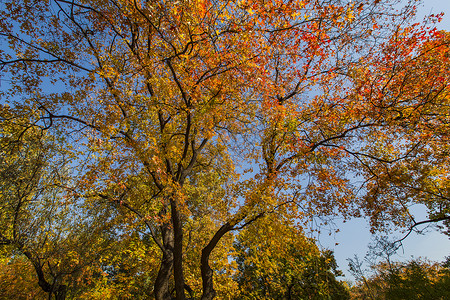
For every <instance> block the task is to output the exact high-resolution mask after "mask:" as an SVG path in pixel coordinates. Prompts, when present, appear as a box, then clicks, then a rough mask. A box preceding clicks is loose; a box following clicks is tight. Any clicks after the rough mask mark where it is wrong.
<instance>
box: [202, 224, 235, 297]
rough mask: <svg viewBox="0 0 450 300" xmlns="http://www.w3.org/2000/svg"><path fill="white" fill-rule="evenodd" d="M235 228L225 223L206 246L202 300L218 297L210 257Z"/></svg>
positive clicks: (203, 259)
mask: <svg viewBox="0 0 450 300" xmlns="http://www.w3.org/2000/svg"><path fill="white" fill-rule="evenodd" d="M232 228H233V226H231V225H230V224H229V223H225V224H224V225H222V227H220V228H219V230H218V231H217V232H216V233H215V234H214V236H213V237H212V239H211V240H210V241H209V243H208V245H206V246H205V248H203V250H202V257H201V265H200V269H201V274H202V285H203V294H202V298H201V300H212V299H214V297H216V291H215V290H214V282H213V275H214V273H213V270H212V269H211V267H210V266H209V256H210V255H211V252H212V251H213V250H214V248H215V247H216V245H217V243H218V242H219V241H220V239H221V238H222V237H223V236H224V235H225V233H227V232H228V231H230V230H231V229H232Z"/></svg>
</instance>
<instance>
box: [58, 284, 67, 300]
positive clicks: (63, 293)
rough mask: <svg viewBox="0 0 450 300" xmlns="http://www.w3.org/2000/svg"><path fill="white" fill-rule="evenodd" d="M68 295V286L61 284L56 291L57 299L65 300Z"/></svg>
mask: <svg viewBox="0 0 450 300" xmlns="http://www.w3.org/2000/svg"><path fill="white" fill-rule="evenodd" d="M66 294H67V286H66V285H65V284H61V285H60V286H58V288H57V289H56V291H55V299H56V300H65V299H66Z"/></svg>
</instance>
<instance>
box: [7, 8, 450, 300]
mask: <svg viewBox="0 0 450 300" xmlns="http://www.w3.org/2000/svg"><path fill="white" fill-rule="evenodd" d="M399 2H400V1H394V0H374V1H368V0H356V1H346V0H332V1H329V0H326V1H325V0H324V1H317V0H314V1H312V0H293V1H280V0H265V1H247V0H242V1H222V0H217V1H216V0H178V1H164V0H160V1H140V0H107V1H105V0H102V1H99V0H70V1H69V0H45V1H42V0H22V1H3V2H2V4H1V14H2V18H1V19H0V35H1V37H2V46H1V49H0V67H1V72H2V75H3V77H2V78H4V79H3V81H4V86H6V87H3V88H2V91H1V94H0V96H1V103H0V105H1V111H0V113H1V115H0V121H1V123H2V126H1V130H2V131H1V136H0V138H1V143H2V144H1V147H2V149H1V151H2V152H1V159H2V178H1V180H2V183H1V184H2V192H1V195H0V197H1V200H0V201H1V203H0V205H1V206H2V207H9V208H11V209H10V210H5V212H3V210H2V212H1V213H0V214H1V215H0V216H1V219H0V222H1V224H2V228H6V229H5V230H6V231H4V232H0V233H1V236H0V238H1V243H2V244H5V245H6V244H7V245H8V246H13V247H15V249H16V250H18V251H22V253H23V254H25V255H26V253H25V252H24V251H25V250H24V249H25V248H23V246H21V245H22V244H23V243H22V242H20V241H18V240H17V238H19V240H20V237H19V235H18V234H17V233H16V231H15V230H17V228H18V227H17V226H19V225H18V224H19V223H18V222H17V220H20V221H22V220H24V222H25V223H24V225H23V226H29V225H30V224H31V225H32V226H34V225H35V224H46V223H45V222H50V223H51V224H52V226H53V225H54V226H56V227H55V228H53V227H52V226H50V225H48V226H47V225H44V227H45V228H46V229H48V230H47V231H45V230H44V231H42V230H41V231H39V230H37V231H36V233H34V234H32V237H33V238H36V240H39V239H44V240H45V241H47V236H46V235H45V232H48V234H50V233H51V234H55V233H58V232H64V233H60V234H59V233H58V234H57V236H58V237H61V239H59V240H55V242H54V243H53V244H52V246H55V247H60V246H57V245H59V244H60V243H62V244H63V245H61V248H59V250H58V251H63V253H71V252H70V251H69V252H67V251H68V250H67V251H66V250H62V249H66V248H64V247H68V248H70V249H71V251H73V253H74V255H75V256H77V257H78V258H77V263H79V264H78V265H79V266H80V268H81V269H83V270H85V269H86V268H85V266H87V265H89V264H90V263H88V261H85V260H84V261H83V258H89V257H90V258H94V256H92V255H91V254H90V253H91V252H92V251H94V252H98V253H99V258H98V259H95V261H96V263H95V264H94V263H92V264H90V265H91V266H92V268H91V270H90V272H91V273H89V274H91V275H90V277H91V278H97V281H96V282H95V283H92V284H91V283H89V284H88V283H87V281H86V282H85V281H84V280H88V279H83V276H81V275H80V276H78V277H77V276H75V275H74V274H75V273H76V272H75V269H76V268H75V269H73V268H72V269H70V268H69V269H70V270H69V269H64V268H65V267H67V266H71V267H74V266H75V265H77V264H71V263H70V262H69V263H63V262H62V258H55V259H56V261H55V262H54V263H53V266H54V267H52V268H50V267H49V268H50V269H51V270H50V269H49V273H48V274H40V272H41V273H42V272H43V271H44V270H42V268H43V266H44V264H43V262H42V256H41V254H39V253H41V252H39V251H41V250H42V251H44V250H45V249H44V250H43V248H42V247H38V248H39V249H36V253H37V254H36V255H35V256H32V257H30V256H28V255H26V256H27V257H28V258H29V260H30V261H31V262H32V263H33V264H34V266H35V269H36V272H37V274H38V277H39V284H40V286H41V287H42V288H43V289H44V291H45V292H47V293H49V295H50V296H49V297H52V294H54V295H55V297H57V298H58V297H60V298H64V297H65V295H66V292H65V290H64V291H61V292H60V293H59V292H55V290H54V288H56V286H52V284H50V286H51V287H48V286H47V287H48V288H46V287H45V286H46V285H45V283H43V282H44V281H45V282H47V281H49V280H50V278H52V280H53V282H54V283H55V284H56V283H57V282H59V281H61V282H63V281H64V280H65V282H67V281H68V280H69V279H68V278H69V274H71V276H72V275H73V276H74V277H73V278H72V280H73V281H77V280H78V282H82V281H83V282H85V283H86V285H87V286H90V287H91V288H92V289H95V288H97V291H100V290H103V291H104V293H105V294H107V293H109V294H114V293H113V292H111V290H109V291H107V289H108V288H111V289H112V287H113V286H116V288H117V290H120V289H121V286H122V287H124V285H123V283H124V282H126V281H127V280H130V281H132V280H136V281H139V282H141V284H142V286H146V287H147V288H148V289H151V291H148V293H147V295H146V296H144V295H143V296H142V297H148V294H152V295H153V296H154V297H155V299H157V300H161V299H170V298H172V297H175V298H176V299H177V300H182V299H186V297H189V298H201V299H203V300H206V299H213V298H214V297H215V296H216V295H219V296H220V297H221V298H224V297H225V295H232V294H233V293H237V290H238V289H239V286H238V284H237V282H236V281H235V280H234V279H233V278H238V277H239V276H238V275H236V274H235V273H236V272H238V271H239V270H236V266H235V262H236V257H238V258H239V257H240V259H244V260H245V259H246V258H245V257H244V258H242V255H244V254H243V253H239V254H236V253H235V252H234V250H233V249H234V247H238V246H237V245H240V247H244V248H246V247H248V249H253V247H256V248H258V247H263V246H264V245H263V244H261V245H260V243H262V241H261V239H258V235H261V233H260V232H258V231H260V230H262V229H263V228H273V230H274V231H275V233H274V234H278V233H279V234H280V236H283V234H287V233H288V232H291V233H292V232H295V234H298V235H299V236H302V235H303V232H304V231H303V228H305V227H306V223H307V222H308V220H310V219H311V218H312V217H322V216H335V215H340V216H343V217H344V218H350V217H358V216H361V215H365V216H367V217H369V218H370V220H371V225H372V228H373V230H383V229H385V228H386V227H387V226H389V225H391V224H393V225H395V226H403V227H411V228H412V226H414V225H415V224H416V223H417V222H416V221H415V220H414V218H413V217H412V215H411V214H410V212H409V210H408V208H409V207H410V206H411V205H414V204H417V203H421V204H425V205H426V206H427V207H428V209H429V217H430V220H429V221H447V222H448V220H449V218H450V216H449V211H448V209H449V201H448V199H449V197H450V195H449V192H450V191H449V189H448V187H447V186H448V185H447V183H448V180H449V175H448V166H449V164H448V157H449V156H448V147H449V143H448V123H449V122H448V115H449V107H450V106H449V97H448V92H449V90H448V83H449V79H450V73H449V68H448V66H449V55H448V52H449V35H448V33H446V32H443V31H438V30H436V28H435V27H434V23H435V22H437V21H439V19H440V18H441V16H440V15H435V16H430V17H429V18H428V19H427V22H424V23H423V24H421V23H415V24H413V23H412V20H413V17H414V15H415V11H416V6H415V5H416V4H417V3H418V1H409V2H408V3H405V5H404V7H400V5H399ZM15 145H21V146H20V147H19V146H17V147H19V148H17V147H16V146H15ZM14 147H16V148H14ZM14 149H15V150H14ZM17 149H19V150H17ZM24 149H25V150H24ZM27 149H28V150H27ZM14 151H16V152H14ZM17 151H19V152H17ZM27 151H28V152H27ZM20 153H22V154H21V155H19V154H20ZM11 154H12V155H11ZM16 156H18V157H19V158H18V159H17V160H16ZM3 162H5V164H4V165H5V168H7V166H9V165H14V164H16V165H17V166H20V167H15V168H16V169H17V172H19V173H20V172H21V171H23V174H19V175H17V176H16V175H14V176H12V175H5V176H3V173H5V172H7V171H5V172H4V171H3ZM59 162H61V164H59ZM43 166H48V167H43ZM8 172H9V171H8ZM33 172H36V175H33V174H34V173H33ZM5 174H6V173H5ZM8 174H9V173H8ZM30 174H31V175H30ZM24 176H25V177H24ZM27 176H28V177H27ZM30 176H31V177H30ZM51 176H56V177H51ZM21 177H23V178H29V179H27V180H28V181H29V184H28V183H25V184H23V182H22V181H21V180H20V178H21ZM46 178H56V179H51V180H50V181H48V180H46ZM3 187H5V190H3ZM12 189H15V191H16V194H15V196H16V195H25V194H26V198H20V197H19V198H11V197H10V195H9V194H8V193H10V192H11V193H12ZM41 191H45V193H44V194H42V196H38V197H35V196H34V195H38V194H39V193H41ZM30 193H31V194H30ZM39 195H40V194H39ZM33 197H34V198H33ZM21 199H22V200H21ZM47 199H55V200H54V201H53V200H52V201H53V202H51V203H49V202H48V201H47ZM34 200H36V201H34ZM13 201H18V202H15V203H19V204H12V203H13ZM46 201H47V202H46ZM34 203H36V205H38V206H41V208H42V210H40V212H45V213H46V214H48V215H46V216H45V217H44V216H43V217H42V218H43V219H42V222H41V221H36V220H39V218H40V215H34V214H33V212H34V210H35V209H37V208H35V207H34V206H33V205H34ZM53 205H56V206H55V208H54V209H52V210H49V209H48V208H49V207H53ZM14 213H16V214H15V215H14ZM19 213H20V218H19V217H18V215H19ZM273 218H275V219H276V218H278V219H280V220H284V221H283V222H281V223H280V224H282V225H283V226H281V225H276V226H275V225H274V224H272V223H271V220H272V219H273ZM54 220H55V221H54ZM73 220H76V221H73ZM78 221H80V224H82V225H83V226H78V225H77V222H78ZM27 222H28V223H27ZM36 222H37V223H36ZM39 222H40V223H39ZM50 223H49V224H50ZM3 224H6V225H5V227H4V226H3ZM20 226H22V225H20ZM15 228H16V229H15ZM66 230H68V231H66ZM242 230H243V231H242ZM11 234H12V237H11ZM64 238H66V239H64ZM25 240H26V242H28V241H30V236H28V237H26V238H25ZM69 240H70V241H71V243H66V241H69ZM87 240H91V241H92V243H91V244H90V247H87V245H88V244H87V242H86V241H87ZM236 240H237V241H239V243H238V244H236ZM249 240H252V241H253V240H254V242H252V245H249V244H247V243H248V241H249ZM13 241H14V242H13ZM297 243H300V244H303V245H304V248H305V249H306V248H307V247H312V248H311V249H313V248H314V247H313V246H312V245H311V241H310V240H308V239H306V238H303V237H299V239H298V240H297V241H295V243H293V244H292V243H291V244H289V243H288V244H285V243H284V242H279V243H272V244H271V246H270V248H267V251H268V252H267V253H268V254H270V255H269V256H268V257H271V259H272V258H273V261H277V264H279V265H278V267H280V268H282V264H283V261H284V260H285V259H293V260H294V261H292V262H291V263H292V264H300V265H301V263H300V261H301V260H302V257H304V256H303V255H302V254H301V253H300V254H298V253H295V251H294V253H292V252H290V251H287V252H286V255H287V256H292V257H290V258H289V257H286V258H283V257H276V256H275V257H274V256H273V255H272V254H275V253H277V252H278V253H279V252H281V251H284V249H285V248H286V247H287V248H289V247H291V248H292V247H293V245H297ZM108 245H111V247H108ZM233 245H234V246H233ZM243 245H245V246H243ZM264 247H265V246H264ZM264 247H263V248H264ZM296 247H297V246H296ZM297 249H301V247H300V248H297ZM38 250H39V251H38ZM45 251H46V250H45ZM315 251H316V250H315ZM52 253H53V252H52ZM233 253H234V254H233ZM244 253H247V254H248V251H247V252H245V251H244ZM316 253H317V255H316V257H317V261H319V260H320V259H322V258H321V257H322V256H321V255H322V254H320V253H318V252H317V251H316ZM233 255H235V256H233ZM271 255H272V256H271ZM33 257H35V258H33ZM46 257H47V256H46ZM48 257H50V256H48ZM325 257H326V255H325ZM65 258H66V259H67V257H65ZM52 259H53V256H52ZM327 259H329V258H325V260H327ZM35 261H36V262H37V263H35ZM47 265H48V266H50V265H52V262H49V263H48V264H47ZM94 265H95V268H94ZM322 265H323V266H324V267H323V268H324V269H323V272H324V274H325V275H324V276H328V275H329V274H330V271H329V270H330V268H331V267H330V265H327V263H322ZM326 265H327V267H325V266H326ZM39 266H40V267H39ZM57 268H62V269H60V271H57V270H56V269H57ZM296 268H297V267H293V266H288V268H287V270H281V269H280V270H275V271H276V272H294V274H296V275H295V276H297V275H298V274H300V273H302V272H299V271H298V270H296ZM39 269H41V271H39ZM238 269H239V268H238ZM58 272H59V273H58ZM269 273H270V272H269ZM57 274H60V275H58V276H56V275H57ZM77 274H78V273H77ZM302 274H306V273H302ZM63 275H64V276H63ZM55 276H56V277H55ZM236 276H238V277H236ZM295 276H294V277H295ZM299 276H300V275H299ZM88 277H89V276H88ZM256 277H258V276H256ZM41 278H42V280H43V281H42V280H41ZM63 278H64V279H63ZM102 280H103V281H102ZM41 282H42V284H41ZM285 283H286V282H284V283H283V284H285ZM58 284H59V286H61V287H63V286H66V285H67V284H66V283H64V284H63V283H58ZM274 284H277V283H274ZM73 286H75V284H74V285H73ZM58 289H59V287H58ZM62 289H65V287H64V288H62ZM128 292H129V294H128V295H130V297H131V295H133V293H135V292H136V291H132V290H129V291H128ZM58 293H59V294H58ZM58 295H60V296H58ZM135 297H138V296H136V295H135Z"/></svg>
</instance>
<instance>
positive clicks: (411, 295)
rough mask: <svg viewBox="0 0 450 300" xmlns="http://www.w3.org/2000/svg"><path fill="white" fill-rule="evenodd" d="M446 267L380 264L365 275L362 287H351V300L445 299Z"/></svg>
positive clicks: (416, 262)
mask: <svg viewBox="0 0 450 300" xmlns="http://www.w3.org/2000/svg"><path fill="white" fill-rule="evenodd" d="M447 264H448V263H447V262H443V263H441V264H438V263H435V262H430V261H426V260H423V259H414V260H410V261H408V262H391V263H388V262H386V261H382V262H380V263H378V264H376V265H372V266H371V268H372V271H373V273H371V274H369V275H368V277H367V279H366V280H367V282H366V283H362V282H361V281H358V282H357V283H356V285H355V286H354V287H352V295H353V297H354V299H447V298H448V296H449V289H448V281H449V269H448V265H447ZM366 275H367V274H366ZM368 289H370V290H371V291H370V292H369V290H368Z"/></svg>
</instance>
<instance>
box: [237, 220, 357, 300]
mask: <svg viewBox="0 0 450 300" xmlns="http://www.w3.org/2000/svg"><path fill="white" fill-rule="evenodd" d="M271 217H272V216H270V215H269V216H267V217H265V218H264V219H265V220H263V221H264V222H261V223H257V224H252V225H250V226H249V227H247V228H246V229H245V230H244V231H242V232H241V233H240V234H239V236H238V239H237V244H236V254H235V255H236V263H237V268H238V272H237V273H236V280H237V282H238V283H239V293H236V294H235V297H234V298H235V299H350V294H349V292H348V290H347V286H346V285H345V283H343V282H342V281H339V280H337V278H336V277H337V276H341V275H342V273H341V271H339V270H338V269H337V265H336V261H335V259H334V256H333V252H332V251H330V250H325V251H320V250H319V248H318V247H317V246H316V244H315V243H314V240H312V239H308V238H306V237H305V236H304V233H303V232H301V229H300V230H299V229H298V228H296V227H295V226H294V224H289V221H288V220H280V219H279V218H271Z"/></svg>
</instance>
